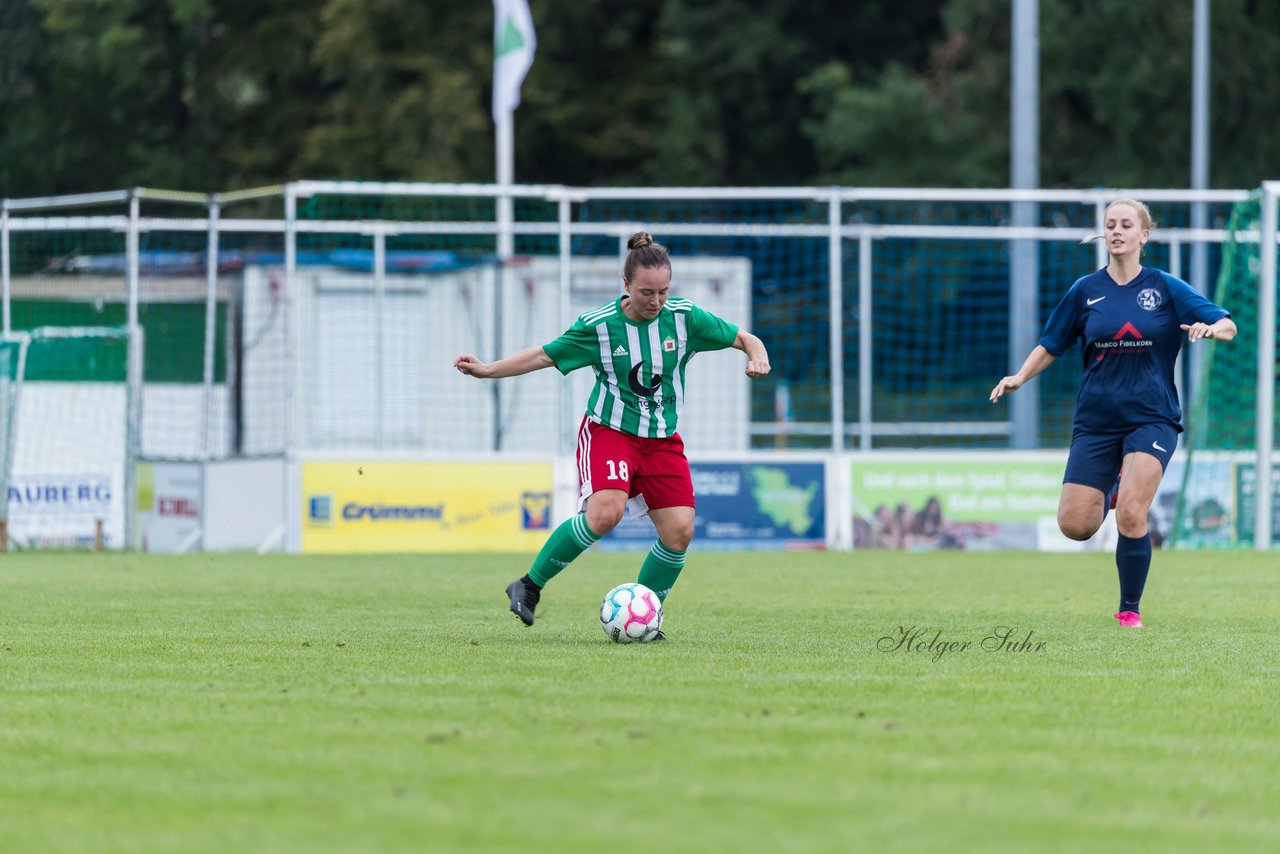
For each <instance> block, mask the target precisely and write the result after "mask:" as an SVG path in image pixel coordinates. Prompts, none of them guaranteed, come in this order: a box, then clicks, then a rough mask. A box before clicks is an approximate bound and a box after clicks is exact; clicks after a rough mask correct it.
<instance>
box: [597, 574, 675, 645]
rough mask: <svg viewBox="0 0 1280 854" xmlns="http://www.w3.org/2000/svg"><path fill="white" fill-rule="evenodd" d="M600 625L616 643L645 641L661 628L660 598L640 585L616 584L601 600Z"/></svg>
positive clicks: (653, 636)
mask: <svg viewBox="0 0 1280 854" xmlns="http://www.w3.org/2000/svg"><path fill="white" fill-rule="evenodd" d="M600 625H602V626H604V633H605V634H606V635H608V636H609V637H610V639H612V640H613V641H614V642H615V643H648V642H649V641H651V640H653V639H654V638H655V637H657V635H658V630H659V629H661V628H662V600H661V599H659V598H658V594H657V593H654V592H653V591H652V590H650V589H649V588H648V587H645V586H644V585H643V584H638V583H635V582H632V583H630V584H619V585H618V586H617V587H615V588H613V589H612V590H610V591H609V592H608V593H607V594H605V597H604V601H603V602H601V603H600Z"/></svg>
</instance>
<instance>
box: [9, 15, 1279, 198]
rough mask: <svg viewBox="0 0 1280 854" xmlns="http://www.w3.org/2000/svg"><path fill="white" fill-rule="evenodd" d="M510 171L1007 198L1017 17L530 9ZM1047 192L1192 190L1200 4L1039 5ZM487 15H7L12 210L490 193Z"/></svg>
mask: <svg viewBox="0 0 1280 854" xmlns="http://www.w3.org/2000/svg"><path fill="white" fill-rule="evenodd" d="M530 5H531V7H532V12H533V17H534V22H535V26H536V28H537V34H538V53H537V58H536V60H535V63H534V66H533V69H532V71H531V72H530V74H529V76H528V78H527V80H526V82H525V86H524V90H523V105H522V107H521V109H520V111H519V112H518V113H517V120H516V152H517V163H516V177H517V180H518V181H520V182H528V183H541V182H546V183H567V184H574V185H586V186H591V185H608V184H613V185H782V184H829V183H841V184H848V185H902V186H909V185H935V186H1003V185H1005V184H1007V181H1008V138H1009V127H1008V115H1009V90H1010V86H1009V30H1010V15H1011V4H1010V3H1009V2H1003V3H991V2H987V0H899V2H887V0H886V2H879V1H878V0H866V2H859V3H855V4H850V3H846V2H834V0H767V1H766V0H635V2H631V3H626V4H619V3H611V2H604V0H531V4H530ZM1040 20H1041V27H1040V49H1041V68H1040V78H1041V125H1042V126H1041V183H1042V184H1043V185H1044V186H1046V187H1053V186H1071V187H1080V186H1093V185H1108V186H1117V187H1119V186H1142V187H1166V186H1167V187H1180V186H1185V185H1186V184H1187V182H1188V175H1189V162H1190V101H1191V35H1192V4H1191V3H1175V4H1169V3H1164V2H1158V0H1126V2H1124V3H1113V4H1104V3H1088V2H1084V1H1083V0H1041V2H1040ZM492 30H493V7H492V5H491V4H490V3H485V2H478V1H477V2H469V3H458V2H454V0H257V2H254V3H215V2H213V0H113V2H110V3H104V2H96V1H95V0H6V2H5V3H3V4H0V196H5V197H21V196H29V195H40V194H48V193H60V192H82V191H91V190H99V189H108V188H118V187H124V186H133V185H149V186H164V187H176V188H182V189H192V190H230V189H236V188H240V187H248V186H258V185H263V184H270V183H275V182H278V181H284V180H291V179H298V178H344V179H363V180H426V181H490V180H492V179H493V173H494V165H493V159H494V158H493V127H492V123H491V121H490V118H489V97H490V81H491V77H492V74H491V63H492V61H493V49H492ZM1211 57H1212V72H1211V90H1212V109H1211V119H1212V131H1211V150H1212V153H1213V156H1212V164H1213V165H1212V172H1211V176H1210V180H1211V183H1212V185H1213V186H1216V187H1248V186H1253V185H1256V184H1257V183H1258V182H1259V181H1261V180H1263V179H1266V178H1274V177H1275V174H1274V172H1275V164H1276V163H1277V162H1280V135H1277V134H1275V133H1274V132H1273V131H1272V128H1271V127H1270V126H1269V122H1270V119H1271V117H1273V116H1275V115H1277V114H1280V4H1275V3H1263V2H1257V0H1217V2H1215V3H1213V4H1212V34H1211Z"/></svg>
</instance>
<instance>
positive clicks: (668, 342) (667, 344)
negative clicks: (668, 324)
mask: <svg viewBox="0 0 1280 854" xmlns="http://www.w3.org/2000/svg"><path fill="white" fill-rule="evenodd" d="M662 350H663V352H665V353H674V352H675V351H676V339H674V338H672V337H671V336H667V337H666V338H665V339H663V341H662Z"/></svg>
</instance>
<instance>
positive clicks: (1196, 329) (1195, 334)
mask: <svg viewBox="0 0 1280 854" xmlns="http://www.w3.org/2000/svg"><path fill="white" fill-rule="evenodd" d="M1181 328H1182V329H1185V330H1186V331H1187V340H1188V341H1190V342H1191V343H1193V344H1194V343H1195V342H1197V341H1199V340H1200V339H1201V338H1212V337H1213V327H1212V326H1210V325H1209V324H1207V323H1192V324H1191V325H1187V324H1185V323H1183V324H1182V325H1181Z"/></svg>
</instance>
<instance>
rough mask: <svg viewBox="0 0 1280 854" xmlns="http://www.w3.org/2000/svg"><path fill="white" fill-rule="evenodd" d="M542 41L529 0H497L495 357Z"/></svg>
mask: <svg viewBox="0 0 1280 854" xmlns="http://www.w3.org/2000/svg"><path fill="white" fill-rule="evenodd" d="M536 47H537V40H536V39H535V37H534V33H533V16H532V15H531V14H530V12H529V3H528V0H493V122H494V148H495V153H494V160H495V161H496V164H495V165H496V170H495V171H496V173H497V185H498V209H497V211H496V213H497V223H496V225H497V232H498V233H497V261H498V266H497V277H496V285H497V288H496V292H495V294H494V312H493V352H494V358H495V359H496V358H500V357H501V354H502V343H503V342H502V302H503V299H504V298H505V296H506V293H507V290H508V288H507V287H506V285H507V262H508V261H509V260H510V258H511V256H512V255H513V254H515V205H514V203H513V200H512V197H511V186H512V184H513V182H514V180H515V110H516V107H517V106H519V105H520V85H521V84H522V83H523V82H524V76H525V74H527V73H528V71H529V68H530V66H532V65H533V52H534V49H535V48H536ZM498 387H499V384H498V383H493V419H494V421H493V425H494V426H493V449H494V450H495V451H499V450H501V449H502V406H501V402H502V401H501V398H500V396H499V392H498Z"/></svg>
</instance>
